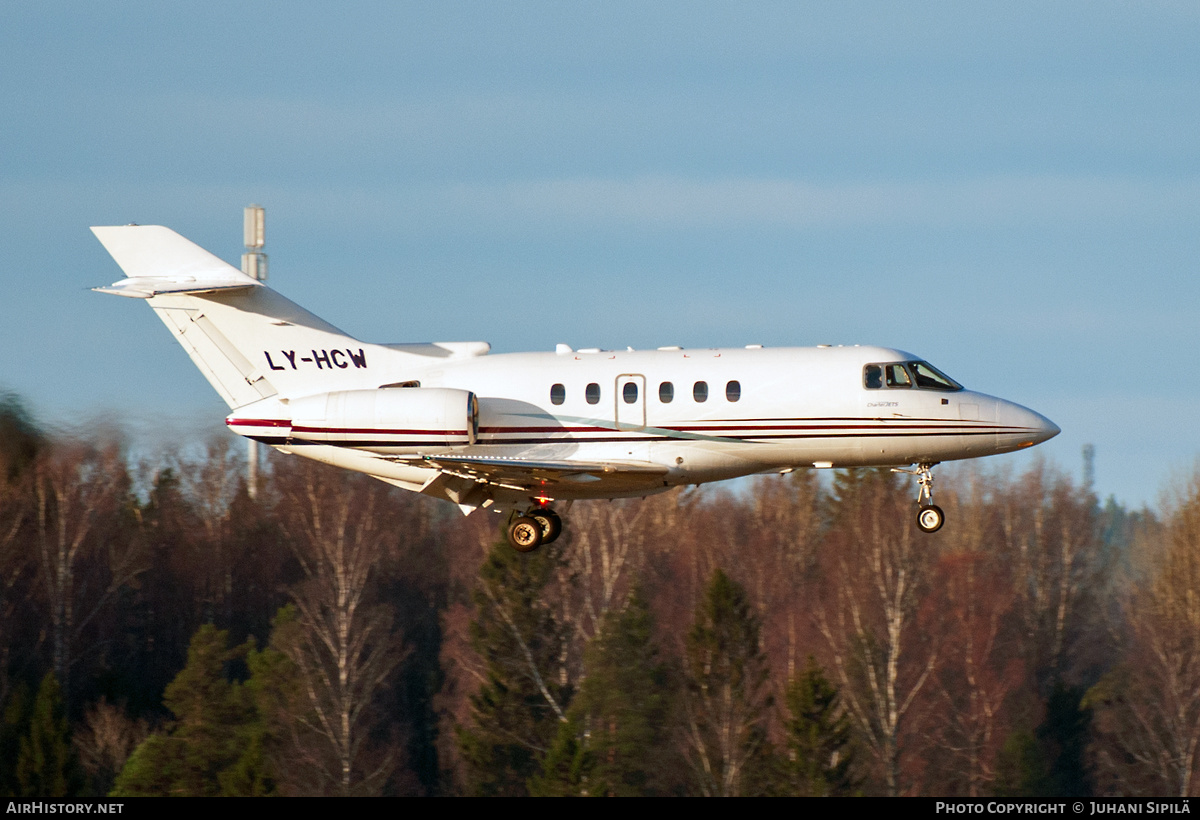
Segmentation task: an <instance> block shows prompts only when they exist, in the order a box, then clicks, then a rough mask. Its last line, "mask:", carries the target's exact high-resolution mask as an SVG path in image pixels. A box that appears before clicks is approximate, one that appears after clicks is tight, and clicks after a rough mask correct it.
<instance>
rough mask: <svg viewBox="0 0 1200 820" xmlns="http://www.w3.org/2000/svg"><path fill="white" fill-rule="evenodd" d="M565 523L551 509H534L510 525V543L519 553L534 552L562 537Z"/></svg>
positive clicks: (515, 519)
mask: <svg viewBox="0 0 1200 820" xmlns="http://www.w3.org/2000/svg"><path fill="white" fill-rule="evenodd" d="M562 529H563V522H562V519H561V518H559V516H558V513H556V512H555V511H554V510H552V509H550V508H549V507H533V508H532V509H530V510H528V511H527V512H526V513H525V514H524V515H521V516H518V517H516V518H514V519H513V520H512V521H511V522H510V523H509V525H508V543H509V544H511V545H512V548H513V549H515V550H516V551H517V552H532V551H533V550H535V549H537V548H538V547H540V546H541V545H542V544H549V543H551V542H553V541H554V539H556V538H558V536H560V535H562Z"/></svg>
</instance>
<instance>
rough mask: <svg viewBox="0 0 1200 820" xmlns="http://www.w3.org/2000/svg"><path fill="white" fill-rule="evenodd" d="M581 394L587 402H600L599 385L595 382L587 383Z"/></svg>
mask: <svg viewBox="0 0 1200 820" xmlns="http://www.w3.org/2000/svg"><path fill="white" fill-rule="evenodd" d="M583 395H584V398H586V399H587V403H588V404H599V403H600V385H598V384H596V383H595V382H592V383H591V384H589V385H588V386H587V389H586V390H584V393H583Z"/></svg>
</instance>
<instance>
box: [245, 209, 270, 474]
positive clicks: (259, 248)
mask: <svg viewBox="0 0 1200 820" xmlns="http://www.w3.org/2000/svg"><path fill="white" fill-rule="evenodd" d="M266 227H267V215H266V210H265V209H264V208H263V206H261V205H250V206H247V208H246V210H245V212H244V216H243V220H242V238H243V240H244V242H245V245H246V252H245V253H243V254H242V273H244V274H246V275H247V276H249V277H252V278H254V279H257V280H258V281H260V282H265V281H267V255H266V254H265V253H263V245H264V244H265V242H266V239H267V232H266ZM246 492H247V493H248V494H249V495H250V497H251V498H258V442H257V441H254V440H253V439H251V441H250V449H249V452H248V453H247V454H246Z"/></svg>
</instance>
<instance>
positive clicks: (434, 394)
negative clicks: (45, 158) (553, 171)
mask: <svg viewBox="0 0 1200 820" xmlns="http://www.w3.org/2000/svg"><path fill="white" fill-rule="evenodd" d="M92 231H93V232H94V233H95V234H96V236H97V238H98V239H99V240H100V242H101V243H102V244H103V245H104V247H105V248H106V249H107V250H108V252H109V253H110V254H112V256H113V258H114V259H115V260H116V262H117V264H118V265H120V266H121V269H122V270H123V271H124V272H125V274H126V276H127V277H128V278H126V279H122V280H121V281H119V282H116V283H114V284H113V285H111V286H109V287H105V288H96V290H98V291H100V292H102V293H114V294H117V295H119V296H130V297H135V298H139V299H146V300H147V301H148V302H149V304H150V307H152V308H153V309H154V312H155V313H157V314H158V317H159V318H160V319H162V321H163V323H164V324H166V326H167V328H168V329H169V330H170V331H171V333H172V334H174V336H175V339H176V340H177V341H178V342H179V344H181V345H182V346H183V348H184V350H186V351H187V353H188V355H189V356H191V358H192V361H193V362H194V363H195V364H196V366H197V367H198V368H200V371H201V372H202V373H203V374H204V376H205V378H207V379H208V381H209V383H210V384H212V386H213V387H214V388H215V389H216V391H217V392H218V393H220V394H221V398H223V399H224V400H225V401H226V403H228V405H229V407H230V409H231V410H232V412H231V413H230V414H229V416H228V417H227V418H226V420H225V423H226V424H227V425H228V426H229V428H230V429H231V430H233V431H234V432H236V433H238V434H240V435H243V436H246V437H247V438H251V439H255V440H257V441H260V442H264V443H266V444H270V445H271V446H273V447H275V448H276V449H278V450H280V451H282V452H284V453H293V454H296V455H301V456H305V457H307V458H312V459H316V460H318V461H323V462H326V463H328V464H333V465H336V466H338V467H343V468H346V469H348V470H357V471H359V472H363V473H367V474H368V475H372V476H375V477H376V478H379V479H382V480H383V481H387V482H389V483H391V484H395V485H396V486H398V487H403V488H404V489H406V490H412V491H413V492H419V493H424V494H426V495H431V496H434V497H437V498H445V499H449V500H450V501H452V502H454V503H455V504H457V505H459V507H460V508H461V509H462V510H463V512H464V513H470V512H471V511H472V510H474V509H476V508H480V507H483V508H488V509H491V510H494V511H497V512H502V513H508V514H509V519H510V523H509V526H508V539H509V542H510V543H511V544H512V545H513V546H514V547H515V548H516V549H518V550H522V551H526V550H532V549H536V548H537V547H538V546H539V545H540V544H544V543H549V542H551V541H553V540H554V539H555V538H557V537H558V535H559V533H560V532H561V531H562V520H561V518H560V517H559V515H558V513H556V512H555V510H554V507H553V505H554V504H556V503H557V504H558V505H559V508H560V509H563V510H565V508H566V507H568V506H569V505H570V504H571V502H572V501H574V500H576V499H584V498H628V497H635V496H646V495H650V494H652V493H659V492H663V491H665V490H668V489H670V488H671V487H675V486H678V485H681V484H703V483H705V482H709V481H720V480H723V479H727V478H735V477H737V476H745V475H751V474H754V473H767V472H780V473H786V472H789V471H791V470H793V469H796V468H802V467H803V468H811V467H815V468H830V467H863V466H875V467H892V468H894V469H896V470H897V471H899V472H907V473H911V474H913V475H915V476H916V477H917V479H918V484H919V491H918V496H917V516H916V521H917V526H918V527H919V528H920V529H922V530H924V531H925V532H934V531H936V530H937V529H939V528H940V527H941V526H942V523H943V521H944V515H943V513H942V510H941V509H940V508H939V507H937V506H936V505H934V503H933V474H932V472H931V470H932V468H933V467H934V465H936V464H938V463H939V462H942V461H951V460H954V459H964V458H976V457H979V456H987V455H993V454H996V453H1007V452H1011V451H1013V450H1019V449H1021V448H1024V447H1032V446H1033V445H1035V444H1038V443H1039V442H1043V441H1046V440H1047V439H1049V438H1051V437H1053V436H1055V435H1057V433H1058V432H1059V428H1058V427H1057V426H1056V425H1055V424H1054V423H1053V422H1051V421H1050V420H1049V419H1047V418H1045V417H1044V416H1041V415H1039V414H1037V413H1035V412H1033V411H1032V410H1027V409H1026V408H1024V407H1021V406H1020V405H1017V404H1013V403H1012V402H1008V401H1004V400H1003V399H997V398H993V397H991V396H986V395H983V394H982V393H974V392H972V391H970V390H966V389H964V388H963V387H962V386H961V385H959V384H958V383H957V382H955V381H954V380H953V379H951V378H949V377H948V376H946V375H944V374H942V373H941V372H939V371H938V370H937V369H936V368H935V367H933V366H932V365H930V364H929V363H927V362H925V361H922V360H921V359H920V358H918V357H916V356H913V355H912V354H910V353H905V352H903V351H900V350H892V349H889V348H882V347H859V346H854V347H841V346H839V347H830V346H827V345H823V346H820V347H811V348H774V349H768V348H763V347H762V346H760V345H751V346H749V347H746V348H736V349H703V350H701V349H695V350H693V349H682V348H679V347H665V348H659V349H657V350H644V351H643V350H633V349H627V350H620V351H617V350H598V349H584V350H573V349H572V348H570V347H568V346H567V345H565V344H560V345H558V347H557V349H556V350H555V351H554V352H553V353H551V352H545V353H507V354H499V355H488V351H489V350H490V345H488V344H487V343H486V342H434V343H427V344H384V345H381V344H368V343H366V342H360V341H358V340H357V339H355V338H354V337H352V336H349V335H347V334H346V333H343V332H342V331H340V330H338V329H337V328H336V327H333V326H332V325H330V324H328V323H327V322H324V321H322V320H321V319H319V318H317V317H316V316H314V315H313V314H311V313H309V312H308V311H306V310H304V309H303V308H301V307H300V306H298V305H296V304H295V303H293V302H291V301H289V300H287V299H285V298H284V297H283V296H280V295H279V294H278V293H276V292H275V291H273V290H272V289H270V288H268V287H266V286H265V285H263V283H261V282H259V281H257V280H256V279H253V278H251V277H249V276H247V275H245V274H244V273H242V272H241V271H239V270H238V269H236V268H234V267H232V266H231V265H229V264H227V263H225V262H223V261H222V260H220V259H218V258H217V257H216V256H213V255H212V254H210V253H209V252H208V251H205V250H204V249H202V248H200V247H199V246H197V245H195V244H193V243H192V242H189V241H188V240H187V239H185V238H183V237H182V236H180V235H179V234H177V233H175V232H174V231H172V230H170V229H168V228H164V227H160V226H155V225H125V226H120V227H104V228H92Z"/></svg>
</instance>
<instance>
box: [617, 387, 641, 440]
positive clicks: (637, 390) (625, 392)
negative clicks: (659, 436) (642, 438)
mask: <svg viewBox="0 0 1200 820" xmlns="http://www.w3.org/2000/svg"><path fill="white" fill-rule="evenodd" d="M616 402H617V406H616V411H615V418H616V422H617V429H618V430H642V429H645V427H646V377H645V376H642V375H641V374H638V373H626V374H623V375H620V376H617V389H616Z"/></svg>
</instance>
